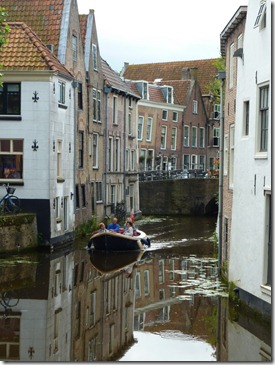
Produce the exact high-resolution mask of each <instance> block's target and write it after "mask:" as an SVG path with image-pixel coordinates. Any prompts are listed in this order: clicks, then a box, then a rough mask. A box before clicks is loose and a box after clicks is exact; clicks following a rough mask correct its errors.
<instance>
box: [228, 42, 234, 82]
mask: <svg viewBox="0 0 275 365" xmlns="http://www.w3.org/2000/svg"><path fill="white" fill-rule="evenodd" d="M234 52H235V44H234V42H233V43H231V44H230V47H229V89H232V87H233V86H234Z"/></svg>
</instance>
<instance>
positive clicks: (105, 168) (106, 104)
mask: <svg viewBox="0 0 275 365" xmlns="http://www.w3.org/2000/svg"><path fill="white" fill-rule="evenodd" d="M111 90H112V88H111V86H109V85H104V88H103V92H104V93H105V131H104V218H106V216H107V148H108V138H107V137H108V134H107V132H108V94H109V93H110V92H111Z"/></svg>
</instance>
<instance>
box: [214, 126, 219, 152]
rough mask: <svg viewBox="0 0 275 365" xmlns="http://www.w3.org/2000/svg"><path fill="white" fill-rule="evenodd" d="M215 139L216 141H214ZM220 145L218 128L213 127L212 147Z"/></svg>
mask: <svg viewBox="0 0 275 365" xmlns="http://www.w3.org/2000/svg"><path fill="white" fill-rule="evenodd" d="M216 139H217V142H218V143H215V142H216ZM219 146H220V128H215V127H214V128H213V147H219Z"/></svg>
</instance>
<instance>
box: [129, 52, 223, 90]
mask: <svg viewBox="0 0 275 365" xmlns="http://www.w3.org/2000/svg"><path fill="white" fill-rule="evenodd" d="M217 60H218V59H217V58H211V59H205V60H193V61H174V62H162V63H146V64H138V65H128V66H127V67H126V69H125V70H124V73H123V75H122V76H123V77H125V78H126V79H131V80H146V81H149V82H154V80H156V79H162V81H163V82H165V81H168V80H170V81H171V80H183V70H184V69H186V68H189V69H197V72H196V73H197V80H198V82H199V85H200V88H201V91H202V94H209V85H210V83H211V82H212V81H213V79H214V78H215V77H216V74H217V69H216V67H215V66H214V65H213V63H214V62H215V61H217Z"/></svg>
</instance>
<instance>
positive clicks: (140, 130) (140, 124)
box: [137, 117, 144, 141]
mask: <svg viewBox="0 0 275 365" xmlns="http://www.w3.org/2000/svg"><path fill="white" fill-rule="evenodd" d="M143 123H144V117H138V136H137V137H138V138H137V139H138V141H142V135H143Z"/></svg>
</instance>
